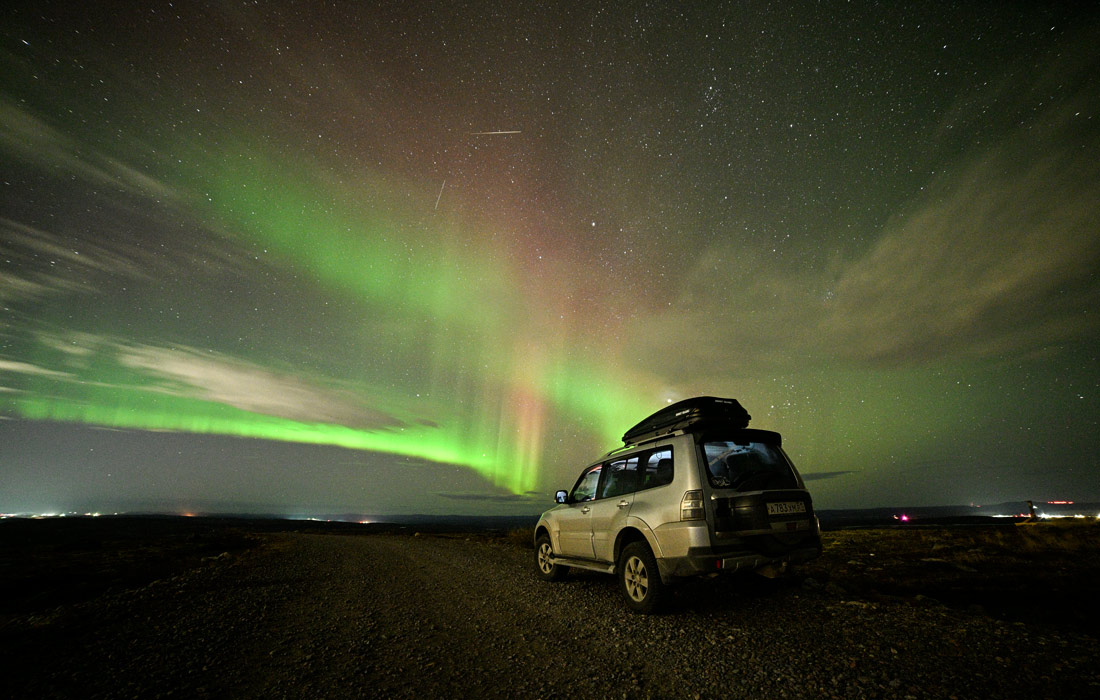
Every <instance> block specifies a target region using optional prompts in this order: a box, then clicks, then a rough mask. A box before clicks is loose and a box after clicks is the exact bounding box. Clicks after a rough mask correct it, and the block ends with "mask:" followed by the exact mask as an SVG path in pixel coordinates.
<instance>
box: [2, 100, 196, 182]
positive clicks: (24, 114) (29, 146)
mask: <svg viewBox="0 0 1100 700" xmlns="http://www.w3.org/2000/svg"><path fill="white" fill-rule="evenodd" d="M0 149H2V150H3V151H5V152H7V153H8V154H11V155H12V156H15V157H17V158H20V159H21V160H24V161H26V162H29V163H32V164H34V165H36V166H39V167H42V168H45V169H49V170H51V171H54V170H57V169H61V170H63V171H65V172H67V173H68V174H70V175H72V176H74V177H77V178H80V179H81V180H84V181H87V182H91V183H94V184H97V185H101V186H108V187H111V188H112V189H118V190H123V191H126V192H131V193H135V194H139V195H142V196H146V197H153V198H156V199H158V200H161V201H169V200H174V199H176V194H175V190H174V189H173V188H172V187H170V186H168V185H166V184H164V183H162V182H160V181H158V180H157V179H155V178H153V177H151V176H150V175H147V174H145V173H143V172H141V171H140V170H138V169H137V168H134V167H132V166H129V165H126V164H125V163H122V162H120V161H118V160H116V159H114V158H112V157H110V156H106V155H103V154H100V153H98V152H96V151H94V150H90V149H88V148H86V147H82V146H81V144H79V143H78V142H77V141H76V140H75V139H73V138H72V137H70V136H68V135H67V134H65V133H64V132H62V131H60V130H59V129H57V128H55V127H53V126H51V125H50V124H49V123H48V122H47V121H46V120H44V119H41V118H39V117H37V116H36V115H34V114H32V113H31V112H29V111H28V110H26V109H24V108H22V107H21V106H19V105H16V104H13V103H12V102H11V101H10V100H7V99H3V98H0Z"/></svg>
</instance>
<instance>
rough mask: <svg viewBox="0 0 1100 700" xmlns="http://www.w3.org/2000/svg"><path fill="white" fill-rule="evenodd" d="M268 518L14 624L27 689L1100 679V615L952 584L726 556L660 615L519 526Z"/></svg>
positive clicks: (437, 694)
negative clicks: (236, 546) (171, 565)
mask: <svg viewBox="0 0 1100 700" xmlns="http://www.w3.org/2000/svg"><path fill="white" fill-rule="evenodd" d="M267 537H268V538H269V541H268V543H267V544H266V545H265V546H262V547H258V548H256V549H253V550H251V551H248V552H244V553H242V554H239V555H228V554H227V555H224V556H221V557H218V558H215V559H213V560H210V561H207V562H205V564H204V565H203V566H202V567H201V568H198V569H194V570H191V571H188V572H186V573H184V574H181V575H179V576H176V577H174V578H171V579H167V580H162V581H156V582H154V583H153V584H152V585H150V586H147V587H144V588H141V589H138V590H129V591H121V592H113V593H110V594H108V595H106V596H101V597H99V598H97V599H95V600H92V601H88V602H84V603H80V604H75V605H70V606H67V607H64V608H59V609H57V610H55V611H53V612H52V613H50V614H48V615H38V616H34V617H28V618H25V619H21V620H17V621H16V622H15V623H12V624H9V626H8V629H6V630H4V634H3V641H2V642H0V653H2V654H3V658H6V660H7V662H8V664H9V670H8V671H7V672H5V674H4V675H5V679H4V685H6V686H7V689H8V692H9V693H10V696H11V697H35V698H43V697H81V698H156V697H170V696H171V697H185V698H191V697H211V698H222V697H239V698H345V697H369V698H418V699H423V698H444V697H445V698H555V697H557V698H566V697H569V698H648V697H653V698H666V697H667V698H696V697H698V698H711V697H725V698H742V697H744V698H749V697H752V698H985V697H990V698H993V697H996V698H1067V697H1070V698H1074V697H1076V698H1085V697H1098V696H1100V643H1098V641H1097V639H1096V638H1095V637H1094V636H1085V635H1075V634H1070V633H1066V632H1058V631H1055V630H1052V629H1045V630H1044V629H1042V628H1036V627H1025V626H1023V625H1021V624H1012V623H1007V622H1001V621H998V620H995V619H992V618H989V617H986V616H983V615H971V614H967V613H964V612H960V611H956V610H950V609H947V608H944V607H938V606H934V605H929V606H920V605H911V604H907V603H902V602H869V601H865V600H846V599H845V597H844V596H843V595H842V594H840V595H838V594H837V593H836V592H829V591H826V590H825V589H823V588H813V589H810V588H807V587H805V586H798V585H795V584H792V583H785V584H784V583H778V584H775V583H773V584H769V585H760V584H753V583H752V582H750V581H743V580H735V579H729V578H720V579H712V580H699V581H693V582H691V583H688V584H686V585H684V586H682V587H680V588H679V589H677V592H676V594H675V596H674V598H673V601H672V605H671V606H670V608H669V610H668V611H666V612H665V613H664V614H661V615H655V616H648V617H647V616H639V615H634V614H631V613H629V612H627V611H626V610H625V608H624V606H623V604H622V602H621V600H620V599H619V594H618V590H617V589H616V587H615V583H614V579H613V578H612V577H608V576H603V575H599V574H588V573H579V574H578V573H574V574H573V575H572V576H570V577H569V578H568V579H567V580H566V581H564V582H562V583H545V582H542V581H539V580H537V579H536V578H535V576H534V574H533V572H532V564H531V561H530V557H531V556H532V555H531V552H530V551H527V550H523V549H521V548H519V547H517V546H515V545H513V544H509V543H506V542H503V541H492V540H485V539H484V538H475V539H472V540H468V539H464V538H463V537H461V536H457V537H455V536H452V537H444V536H411V535H381V534H371V535H361V536H356V535H334V534H306V533H285V534H277V535H268V536H267ZM0 694H5V693H3V692H0Z"/></svg>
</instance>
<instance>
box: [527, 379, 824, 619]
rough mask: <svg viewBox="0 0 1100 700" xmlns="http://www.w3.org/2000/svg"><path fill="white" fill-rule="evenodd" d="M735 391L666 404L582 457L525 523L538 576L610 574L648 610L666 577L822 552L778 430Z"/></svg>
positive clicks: (760, 567) (769, 570)
mask: <svg viewBox="0 0 1100 700" xmlns="http://www.w3.org/2000/svg"><path fill="white" fill-rule="evenodd" d="M749 418H750V416H749V414H748V413H747V412H746V411H745V410H744V409H743V408H742V407H741V405H740V404H739V403H738V402H737V401H736V400H733V399H719V398H714V397H710V396H704V397H698V398H694V399H688V400H686V401H681V402H679V403H676V404H673V405H671V406H668V407H666V408H664V409H662V410H660V411H658V412H656V413H654V414H653V415H651V416H650V417H649V418H646V419H645V420H643V421H642V422H641V423H639V424H638V425H636V426H634V427H633V428H631V429H630V430H629V431H627V433H626V434H625V435H624V436H623V442H624V443H625V447H622V448H620V449H617V450H613V451H611V452H609V453H607V454H606V455H604V456H603V457H602V458H601V459H600V460H599V461H597V462H595V463H593V464H591V465H589V466H588V467H587V468H585V470H584V471H583V472H581V475H580V477H579V478H578V479H577V483H576V484H575V485H574V486H573V489H572V490H571V491H569V492H568V493H567V492H565V491H558V492H557V495H556V500H557V502H558V504H559V505H557V506H556V507H554V508H551V509H550V510H548V511H546V512H545V513H543V514H542V517H541V518H539V521H538V524H537V525H536V526H535V564H536V571H537V573H538V575H539V576H540V577H541V578H543V579H545V580H547V581H556V580H559V579H561V578H562V577H563V576H565V574H566V573H568V571H569V569H570V568H577V569H590V570H593V571H602V572H604V573H608V574H615V575H617V576H618V578H619V583H620V586H621V588H622V592H623V595H624V596H625V598H626V604H627V606H628V607H630V608H631V609H632V610H635V611H638V612H651V611H652V610H654V609H655V608H656V607H657V606H658V604H659V603H660V602H661V601H662V599H663V598H664V597H665V594H666V592H667V589H668V586H669V585H670V584H672V583H673V582H674V581H675V580H676V579H679V578H682V577H686V576H696V575H700V574H712V573H722V572H731V571H759V572H761V573H765V574H772V575H774V574H775V573H777V572H779V571H782V570H784V569H785V568H786V567H787V565H788V564H790V563H796V562H801V561H807V560H809V559H813V558H814V557H816V556H818V555H820V554H821V536H820V530H819V526H818V521H817V518H816V516H815V515H814V509H813V503H812V501H811V500H810V493H809V492H808V491H807V490H806V487H805V485H804V484H803V482H802V477H801V476H799V474H798V471H797V470H795V468H794V465H793V464H791V461H790V459H789V458H788V457H787V455H786V453H784V452H783V448H782V447H781V438H780V436H779V434H778V433H774V432H770V431H767V430H753V429H750V428H748V422H749Z"/></svg>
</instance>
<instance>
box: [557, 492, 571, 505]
mask: <svg viewBox="0 0 1100 700" xmlns="http://www.w3.org/2000/svg"><path fill="white" fill-rule="evenodd" d="M568 498H569V494H568V493H566V492H565V491H558V492H557V493H555V494H554V500H555V501H556V502H558V503H565V501H566V499H568Z"/></svg>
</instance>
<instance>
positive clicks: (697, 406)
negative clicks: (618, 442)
mask: <svg viewBox="0 0 1100 700" xmlns="http://www.w3.org/2000/svg"><path fill="white" fill-rule="evenodd" d="M751 419H752V416H750V415H749V412H748V411H746V410H745V409H744V408H743V407H742V406H741V404H740V403H738V402H737V399H720V398H717V397H714V396H696V397H695V398H693V399H684V400H683V401H677V402H676V403H674V404H672V405H671V406H665V407H664V408H662V409H661V410H660V411H657V412H656V413H654V414H653V415H651V416H649V417H648V418H646V419H645V420H643V421H642V422H640V423H638V424H637V425H635V426H634V427H633V428H631V429H630V430H628V431H626V433H625V434H624V435H623V443H624V444H627V445H629V444H632V443H636V442H641V441H642V440H645V439H647V438H652V437H658V436H661V435H668V434H670V433H673V432H676V431H677V430H688V429H691V428H695V429H701V428H704V427H708V428H709V427H715V426H718V427H725V428H735V429H737V428H746V427H748V425H749V421H750V420H751Z"/></svg>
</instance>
